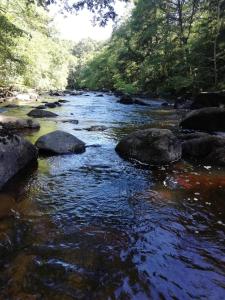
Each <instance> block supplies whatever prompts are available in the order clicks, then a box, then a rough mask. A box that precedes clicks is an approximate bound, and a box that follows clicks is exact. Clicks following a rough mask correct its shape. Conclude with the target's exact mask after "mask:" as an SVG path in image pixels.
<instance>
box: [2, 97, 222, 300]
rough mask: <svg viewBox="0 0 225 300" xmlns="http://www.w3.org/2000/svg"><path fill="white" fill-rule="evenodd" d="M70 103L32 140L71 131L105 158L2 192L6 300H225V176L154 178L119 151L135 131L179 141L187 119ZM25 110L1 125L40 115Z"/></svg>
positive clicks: (26, 178)
mask: <svg viewBox="0 0 225 300" xmlns="http://www.w3.org/2000/svg"><path fill="white" fill-rule="evenodd" d="M66 99H68V100H69V101H70V102H69V103H65V104H64V105H63V106H62V107H58V108H55V109H52V110H51V109H50V110H51V111H54V112H56V113H58V114H59V117H57V118H56V119H55V120H47V119H40V123H41V129H40V131H36V132H26V133H25V135H26V137H27V138H28V139H29V140H31V141H32V142H35V141H36V139H37V138H38V137H39V136H40V135H43V134H45V133H47V132H51V131H53V130H55V129H61V130H65V131H68V132H70V133H72V134H74V135H76V136H77V137H78V138H80V139H81V140H83V141H84V142H85V143H86V144H87V145H96V147H88V148H87V149H86V152H85V153H83V154H80V155H61V156H52V157H40V158H39V161H38V166H37V165H33V166H30V167H29V169H28V170H26V171H24V172H22V173H20V174H18V176H17V177H16V178H14V179H13V180H12V181H11V182H9V184H8V185H7V186H6V187H5V188H4V190H3V191H2V192H1V194H0V299H10V300H11V299H13V300H14V299H22V300H23V299H53V300H54V299H56V300H58V299H60V300H69V299H98V300H100V299H141V300H142V299H182V300H185V299H213V300H218V299H225V272H224V271H225V269H224V230H225V218H224V214H225V212H224V207H225V203H224V200H225V171H224V170H223V169H221V168H212V167H210V166H204V165H192V164H191V163H189V162H185V161H181V162H179V163H176V164H174V165H173V166H170V167H158V168H156V167H154V168H148V167H146V166H140V165H138V164H135V163H132V162H127V161H125V160H123V159H122V158H120V157H119V156H118V155H117V154H116V152H115V150H114V148H115V145H116V143H117V142H118V140H119V139H120V138H121V137H122V136H123V135H125V134H127V133H128V132H131V131H133V130H135V129H137V128H145V127H161V128H170V129H174V130H176V125H177V120H178V119H179V118H180V113H179V112H176V111H174V110H169V109H164V108H163V109H162V108H161V107H160V102H156V101H150V100H149V103H150V104H151V106H150V107H142V106H137V105H132V106H126V105H122V104H118V103H116V98H115V97H113V96H107V95H105V96H104V97H101V98H100V97H96V95H95V94H94V93H90V94H89V97H87V96H84V95H83V96H82V95H81V96H75V97H66ZM20 105H21V106H20V107H19V108H16V109H12V108H11V109H7V110H4V109H3V111H4V112H3V113H4V114H6V115H14V116H25V115H26V113H27V112H28V111H30V109H31V106H33V105H34V103H31V104H30V105H27V104H26V103H20ZM71 114H73V115H71ZM67 119H78V120H79V124H78V125H75V124H72V123H63V122H62V120H67ZM92 125H104V126H107V127H108V129H107V130H106V131H103V132H89V131H87V130H85V128H88V127H90V126H92ZM97 146H98V147H97Z"/></svg>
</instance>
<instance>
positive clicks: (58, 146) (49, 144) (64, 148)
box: [35, 130, 85, 154]
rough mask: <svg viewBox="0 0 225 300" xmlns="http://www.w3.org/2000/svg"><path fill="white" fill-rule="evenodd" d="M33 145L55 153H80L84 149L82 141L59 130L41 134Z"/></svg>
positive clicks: (41, 149) (43, 150)
mask: <svg viewBox="0 0 225 300" xmlns="http://www.w3.org/2000/svg"><path fill="white" fill-rule="evenodd" d="M35 145H36V146H37V147H38V148H39V149H40V151H42V152H47V153H55V154H67V153H82V152H84V151H85V143H84V142H82V141H81V140H79V139H78V138H76V137H75V136H73V135H72V134H70V133H67V132H64V131H61V130H56V131H53V132H50V133H48V134H46V135H43V136H41V137H40V138H39V139H38V140H37V141H36V144H35Z"/></svg>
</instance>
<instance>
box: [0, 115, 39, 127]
mask: <svg viewBox="0 0 225 300" xmlns="http://www.w3.org/2000/svg"><path fill="white" fill-rule="evenodd" d="M0 125H1V126H2V127H3V128H5V129H15V130H19V129H38V128H40V124H39V123H38V122H37V121H35V120H32V119H28V118H27V119H22V118H16V117H8V116H3V115H0Z"/></svg>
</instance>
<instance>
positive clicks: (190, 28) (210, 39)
mask: <svg viewBox="0 0 225 300" xmlns="http://www.w3.org/2000/svg"><path fill="white" fill-rule="evenodd" d="M135 3H136V5H135V7H134V9H133V12H132V15H131V17H130V18H129V19H128V20H127V21H125V22H123V23H122V24H120V25H119V26H118V27H117V29H115V31H114V33H113V36H112V38H111V40H110V41H109V42H108V43H106V45H105V47H103V48H102V50H101V51H100V52H99V51H98V52H97V53H95V56H94V57H92V58H90V59H89V60H88V61H87V60H86V61H85V64H83V65H82V64H81V67H80V68H79V72H77V74H76V76H77V83H79V86H81V87H82V86H83V87H84V86H85V87H88V88H91V89H95V88H99V89H100V88H110V89H117V90H121V91H126V92H131V93H132V92H138V91H149V92H156V93H164V92H166V93H168V92H170V93H177V94H179V93H182V92H185V91H196V90H201V89H204V90H206V89H217V88H220V89H221V88H224V87H225V68H224V65H225V1H224V0H213V1H209V0H205V1H201V0H182V1H181V0H173V1H172V0H168V1H163V0H158V1H156V0H137V1H136V2H135ZM90 57H91V55H90Z"/></svg>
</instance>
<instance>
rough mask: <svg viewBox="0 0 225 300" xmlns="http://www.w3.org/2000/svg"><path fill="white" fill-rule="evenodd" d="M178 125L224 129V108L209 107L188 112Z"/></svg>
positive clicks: (203, 128)
mask: <svg viewBox="0 0 225 300" xmlns="http://www.w3.org/2000/svg"><path fill="white" fill-rule="evenodd" d="M180 126H181V127H182V128H186V129H193V130H203V131H225V109H223V108H216V107H209V108H202V109H197V110H194V111H191V112H189V113H188V114H187V115H186V116H185V117H184V119H183V120H182V121H181V123H180Z"/></svg>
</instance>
